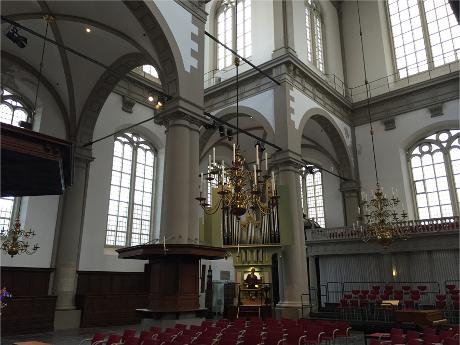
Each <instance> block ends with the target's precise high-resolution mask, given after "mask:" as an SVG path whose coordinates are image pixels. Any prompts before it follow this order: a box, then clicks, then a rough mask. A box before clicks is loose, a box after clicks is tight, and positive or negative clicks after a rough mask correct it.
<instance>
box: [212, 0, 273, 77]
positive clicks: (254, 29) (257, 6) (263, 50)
mask: <svg viewBox="0 0 460 345" xmlns="http://www.w3.org/2000/svg"><path fill="white" fill-rule="evenodd" d="M219 2H220V1H218V0H214V1H212V2H210V3H208V4H207V5H206V11H207V12H208V13H209V16H208V21H207V22H206V31H208V32H209V33H211V34H212V35H214V36H215V37H217V24H216V23H217V21H216V20H217V17H216V6H217V5H218V3H219ZM251 10H252V12H251V14H252V15H251V19H252V23H251V38H252V55H251V56H250V57H248V58H247V59H248V60H249V61H251V62H252V63H253V64H255V65H256V66H257V65H260V64H262V63H264V62H267V61H269V60H270V59H271V56H272V53H273V49H274V42H275V41H274V40H275V39H274V21H273V20H274V19H273V1H272V0H252V2H251ZM204 55H205V62H204V71H205V73H209V72H211V71H213V70H216V69H217V43H216V42H214V41H213V40H211V39H210V38H208V37H206V38H205V53H204ZM251 68H252V67H250V66H249V65H248V64H246V63H244V62H242V63H241V65H240V72H243V71H246V70H249V69H251ZM211 75H212V72H211V73H209V74H208V75H206V76H205V82H206V80H207V79H208V78H209V77H210V76H211ZM215 75H217V76H220V77H221V78H222V80H224V79H228V78H231V77H233V76H234V75H235V67H234V66H233V65H232V66H229V67H227V68H226V69H223V70H221V71H216V74H215Z"/></svg>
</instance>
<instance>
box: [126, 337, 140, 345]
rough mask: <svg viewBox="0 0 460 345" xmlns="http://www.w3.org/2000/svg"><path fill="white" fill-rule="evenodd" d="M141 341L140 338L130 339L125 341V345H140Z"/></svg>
mask: <svg viewBox="0 0 460 345" xmlns="http://www.w3.org/2000/svg"><path fill="white" fill-rule="evenodd" d="M140 343H141V340H140V338H139V337H128V338H126V339H124V340H123V345H139V344H140Z"/></svg>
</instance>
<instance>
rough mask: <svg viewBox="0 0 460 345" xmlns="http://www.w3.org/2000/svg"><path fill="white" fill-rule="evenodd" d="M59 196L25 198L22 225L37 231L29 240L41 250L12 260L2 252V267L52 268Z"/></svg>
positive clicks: (22, 206) (31, 244) (22, 207)
mask: <svg viewBox="0 0 460 345" xmlns="http://www.w3.org/2000/svg"><path fill="white" fill-rule="evenodd" d="M58 206H59V196H56V195H45V196H33V197H23V198H22V205H21V217H20V220H21V225H22V228H23V229H27V230H29V229H32V230H33V231H35V237H33V238H32V239H30V240H29V245H30V246H31V247H32V246H33V245H34V244H35V243H37V244H38V245H39V246H40V248H39V249H38V250H37V252H36V253H35V254H33V255H26V254H22V255H17V256H15V257H14V258H11V257H10V256H8V255H7V254H5V253H4V252H3V251H2V252H1V258H0V259H1V265H2V266H13V267H35V268H37V267H38V268H49V267H51V255H52V252H53V242H54V233H55V229H56V217H57V210H58Z"/></svg>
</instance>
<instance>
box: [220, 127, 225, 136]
mask: <svg viewBox="0 0 460 345" xmlns="http://www.w3.org/2000/svg"><path fill="white" fill-rule="evenodd" d="M219 135H220V137H221V138H222V137H225V127H224V126H222V125H221V126H219Z"/></svg>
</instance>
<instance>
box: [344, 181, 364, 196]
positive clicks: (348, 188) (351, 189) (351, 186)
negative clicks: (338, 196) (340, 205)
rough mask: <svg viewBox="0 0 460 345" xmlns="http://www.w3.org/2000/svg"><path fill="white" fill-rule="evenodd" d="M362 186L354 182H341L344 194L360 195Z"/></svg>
mask: <svg viewBox="0 0 460 345" xmlns="http://www.w3.org/2000/svg"><path fill="white" fill-rule="evenodd" d="M360 189H361V186H360V185H359V183H358V182H356V181H354V180H347V181H341V182H340V191H341V192H342V193H358V192H359V191H360Z"/></svg>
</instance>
